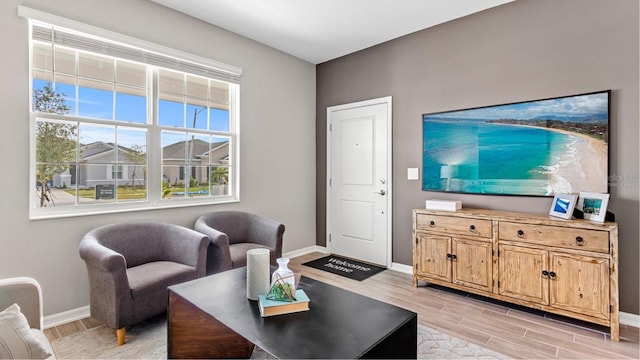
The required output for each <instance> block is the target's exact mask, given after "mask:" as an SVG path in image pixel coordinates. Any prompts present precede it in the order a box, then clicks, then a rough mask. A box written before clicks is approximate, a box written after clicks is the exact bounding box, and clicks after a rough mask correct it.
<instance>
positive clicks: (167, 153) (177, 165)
mask: <svg viewBox="0 0 640 360" xmlns="http://www.w3.org/2000/svg"><path fill="white" fill-rule="evenodd" d="M185 154H186V155H185ZM188 154H191V156H189V155H188ZM185 158H187V162H186V163H185ZM189 158H190V159H191V161H190V162H189V160H188V159H189ZM228 165H229V142H228V141H223V142H216V143H211V148H209V143H208V142H206V141H203V140H200V139H194V140H190V141H181V142H178V143H175V144H171V145H167V146H165V147H164V148H163V149H162V167H163V168H162V175H163V177H164V179H165V180H166V181H168V182H169V183H170V184H172V185H173V184H181V183H184V180H185V175H186V174H189V177H187V179H189V178H194V179H195V180H196V182H197V183H208V182H209V178H210V176H211V171H212V170H213V169H215V168H217V167H219V166H225V167H226V166H228Z"/></svg>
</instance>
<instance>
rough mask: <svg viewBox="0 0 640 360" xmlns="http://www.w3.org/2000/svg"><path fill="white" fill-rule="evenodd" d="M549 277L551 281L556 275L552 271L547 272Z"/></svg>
mask: <svg viewBox="0 0 640 360" xmlns="http://www.w3.org/2000/svg"><path fill="white" fill-rule="evenodd" d="M549 277H550V278H552V279H555V278H556V273H554V272H553V271H549Z"/></svg>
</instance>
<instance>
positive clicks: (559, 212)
mask: <svg viewBox="0 0 640 360" xmlns="http://www.w3.org/2000/svg"><path fill="white" fill-rule="evenodd" d="M576 200H577V196H575V195H572V194H556V196H555V197H554V198H553V202H552V203H551V209H549V215H551V216H556V217H559V218H563V219H571V216H572V215H573V209H574V208H575V207H576Z"/></svg>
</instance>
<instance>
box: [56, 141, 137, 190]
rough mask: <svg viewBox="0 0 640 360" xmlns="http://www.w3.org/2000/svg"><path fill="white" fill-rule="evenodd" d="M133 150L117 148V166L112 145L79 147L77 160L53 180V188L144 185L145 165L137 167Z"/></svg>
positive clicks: (94, 143)
mask: <svg viewBox="0 0 640 360" xmlns="http://www.w3.org/2000/svg"><path fill="white" fill-rule="evenodd" d="M134 155H135V151H134V150H132V149H130V148H127V147H124V146H118V154H117V163H116V149H115V145H114V144H113V143H105V142H102V141H96V142H93V143H90V144H86V145H82V146H81V147H80V160H79V161H78V166H79V168H77V166H76V165H71V166H70V168H69V169H67V170H66V171H64V172H63V173H60V174H57V175H55V176H54V178H53V186H55V187H65V186H69V185H77V186H78V187H80V188H92V187H95V186H96V185H107V184H113V183H114V181H116V183H117V185H118V186H123V185H145V184H146V182H145V173H146V171H145V169H144V167H145V166H146V165H145V164H144V163H138V164H136V163H135V161H134V158H135V157H134Z"/></svg>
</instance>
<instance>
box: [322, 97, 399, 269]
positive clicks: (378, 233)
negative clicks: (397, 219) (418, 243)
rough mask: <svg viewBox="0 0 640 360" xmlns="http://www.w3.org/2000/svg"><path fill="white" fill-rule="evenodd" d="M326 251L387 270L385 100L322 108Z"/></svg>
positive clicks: (388, 146) (387, 108)
mask: <svg viewBox="0 0 640 360" xmlns="http://www.w3.org/2000/svg"><path fill="white" fill-rule="evenodd" d="M327 121H328V126H327V130H328V133H327V159H328V166H327V176H328V179H327V247H328V248H329V250H330V251H331V252H332V253H334V254H339V255H343V256H346V257H350V258H353V259H359V260H363V261H366V262H371V263H375V264H381V265H383V266H389V265H391V256H390V255H391V97H386V98H380V99H374V100H368V101H362V102H358V103H353V104H347V105H339V106H333V107H329V108H327Z"/></svg>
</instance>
